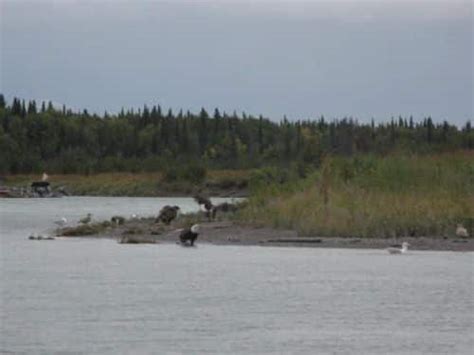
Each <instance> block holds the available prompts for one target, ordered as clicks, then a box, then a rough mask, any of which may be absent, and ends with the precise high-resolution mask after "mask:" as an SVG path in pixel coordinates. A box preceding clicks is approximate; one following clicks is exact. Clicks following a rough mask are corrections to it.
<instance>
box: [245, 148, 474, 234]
mask: <svg viewBox="0 0 474 355" xmlns="http://www.w3.org/2000/svg"><path fill="white" fill-rule="evenodd" d="M240 218H241V219H243V220H246V221H250V222H253V223H256V224H261V225H270V226H273V227H277V228H290V229H294V230H297V231H298V232H299V233H300V234H301V235H320V236H360V237H397V236H408V235H410V236H422V235H426V236H445V235H452V234H453V233H454V231H455V227H456V224H457V223H463V224H464V225H466V226H467V227H468V229H470V231H471V235H472V232H473V230H472V229H473V227H474V226H473V221H474V153H473V152H464V151H463V152H456V153H451V154H442V155H434V156H389V157H385V158H379V157H374V156H361V157H355V158H341V157H333V158H331V157H329V158H326V160H325V161H324V163H323V165H322V167H321V169H320V170H319V171H318V172H316V173H314V174H312V175H311V176H309V177H308V178H306V179H304V180H302V181H297V182H292V183H288V184H286V186H276V185H272V186H266V187H263V186H261V187H260V188H259V189H258V190H257V191H256V192H255V194H254V195H253V196H252V197H251V198H250V200H249V204H248V207H247V208H246V209H245V210H243V211H242V212H241V214H240Z"/></svg>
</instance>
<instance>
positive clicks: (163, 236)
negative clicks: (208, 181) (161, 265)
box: [58, 218, 474, 251]
mask: <svg viewBox="0 0 474 355" xmlns="http://www.w3.org/2000/svg"><path fill="white" fill-rule="evenodd" d="M184 224H186V222H185V223H183V222H182V221H181V222H179V223H178V222H176V223H174V224H171V225H169V226H165V225H163V224H156V223H154V219H151V218H150V219H140V220H129V221H126V223H124V224H123V225H116V226H114V225H109V226H108V227H106V228H100V229H99V230H98V231H97V233H95V234H89V235H87V236H88V237H98V238H112V239H116V240H117V241H118V242H123V243H176V242H177V241H178V236H179V233H180V231H181V230H182V228H183V225H184ZM188 224H189V223H188ZM101 225H103V223H102V224H101ZM200 226H201V231H200V233H199V237H198V239H197V244H200V243H202V244H205V243H206V244H215V245H261V246H290V247H315V248H360V249H384V248H387V247H390V246H394V245H400V244H401V243H402V242H403V241H407V242H408V243H410V250H439V251H443V250H444V251H474V238H466V239H461V238H439V237H436V238H434V237H433V238H431V237H416V238H414V237H406V238H397V239H395V238H341V237H317V236H315V237H300V236H298V235H297V233H296V232H295V231H291V230H279V229H272V228H260V227H254V226H246V225H241V224H238V223H235V222H232V221H220V222H200ZM58 234H59V235H61V230H59V233H58ZM75 236H78V235H75Z"/></svg>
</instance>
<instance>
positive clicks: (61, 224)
mask: <svg viewBox="0 0 474 355" xmlns="http://www.w3.org/2000/svg"><path fill="white" fill-rule="evenodd" d="M54 224H56V225H57V226H59V227H64V226H65V225H66V224H67V218H66V217H61V219H59V220H57V221H54Z"/></svg>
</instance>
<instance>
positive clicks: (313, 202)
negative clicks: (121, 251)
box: [0, 94, 474, 237]
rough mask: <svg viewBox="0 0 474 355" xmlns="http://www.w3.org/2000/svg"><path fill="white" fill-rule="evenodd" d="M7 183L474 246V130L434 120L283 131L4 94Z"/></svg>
mask: <svg viewBox="0 0 474 355" xmlns="http://www.w3.org/2000/svg"><path fill="white" fill-rule="evenodd" d="M0 151H1V155H0V173H2V174H3V175H4V180H5V183H6V184H7V185H8V184H10V185H15V184H17V185H18V184H21V183H26V182H30V181H31V180H32V177H33V175H32V174H34V176H38V173H41V172H43V171H47V172H48V173H49V174H50V175H52V179H51V180H52V183H55V184H59V185H64V186H67V187H68V188H69V189H70V191H71V192H72V193H74V194H89V195H129V196H159V195H162V196H163V195H190V194H192V193H194V192H195V191H196V190H199V191H202V190H204V191H206V192H208V193H209V194H210V195H221V196H223V195H233V196H238V195H243V193H235V191H245V194H246V192H247V191H250V199H249V203H248V205H247V207H246V208H244V209H242V210H241V211H240V212H239V213H238V214H237V216H236V218H237V219H238V220H240V221H243V222H245V223H252V224H256V225H266V226H272V227H276V228H289V229H293V230H296V231H298V233H299V234H300V235H321V236H336V235H337V236H361V237H371V236H386V237H389V236H403V235H408V236H421V235H426V236H443V235H450V234H452V233H453V230H454V229H455V226H456V224H457V223H460V224H463V225H464V226H465V227H466V228H467V229H468V231H469V234H470V235H471V236H472V235H473V218H474V210H473V209H474V196H473V194H474V130H473V129H472V128H471V122H470V121H468V122H466V124H465V125H464V126H463V127H456V126H454V125H451V124H449V123H448V122H446V121H444V122H442V123H434V122H433V120H432V119H431V118H430V117H427V118H425V119H423V120H421V121H420V122H414V120H413V119H412V118H411V117H399V118H397V119H394V118H392V119H391V120H390V121H388V122H385V123H379V124H375V122H374V121H373V120H372V122H370V123H368V124H361V123H359V122H358V121H357V120H355V119H352V118H343V119H341V120H332V121H327V120H326V119H325V118H324V117H320V118H318V119H313V120H296V121H291V122H290V121H288V120H287V119H286V118H284V119H283V120H281V121H280V122H275V121H272V120H270V119H267V118H264V117H262V116H258V117H255V116H252V115H247V114H245V113H242V114H241V115H238V114H237V113H235V112H234V113H232V114H228V113H225V112H222V113H221V112H220V111H219V110H218V109H215V110H214V113H213V114H212V115H210V114H209V113H208V112H207V111H206V110H205V109H201V111H200V112H199V113H198V114H195V113H191V112H189V111H188V112H182V111H179V112H178V113H174V112H172V111H171V110H168V111H167V113H163V111H162V109H161V107H160V106H159V105H154V106H152V107H147V106H144V107H143V108H142V109H139V110H128V111H125V110H122V111H121V112H120V113H118V114H115V115H110V114H108V113H104V114H103V115H102V116H99V115H96V114H90V113H88V112H87V111H86V110H84V111H82V112H73V111H72V110H70V109H67V108H66V107H63V108H62V109H58V108H55V107H53V105H52V104H51V103H44V102H43V103H41V107H39V105H38V107H37V104H36V102H35V101H29V102H27V103H26V102H25V101H24V100H20V99H17V98H14V99H13V102H12V103H11V105H8V104H7V102H6V101H5V98H4V97H3V95H1V94H0Z"/></svg>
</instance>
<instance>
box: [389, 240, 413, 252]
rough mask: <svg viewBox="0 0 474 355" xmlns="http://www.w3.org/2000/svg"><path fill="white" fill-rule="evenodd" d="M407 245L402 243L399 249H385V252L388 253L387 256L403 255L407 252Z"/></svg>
mask: <svg viewBox="0 0 474 355" xmlns="http://www.w3.org/2000/svg"><path fill="white" fill-rule="evenodd" d="M409 245H410V244H408V243H407V242H403V243H402V248H401V249H399V248H393V247H392V248H387V251H388V252H389V254H404V253H406V252H407V251H408V246H409Z"/></svg>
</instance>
